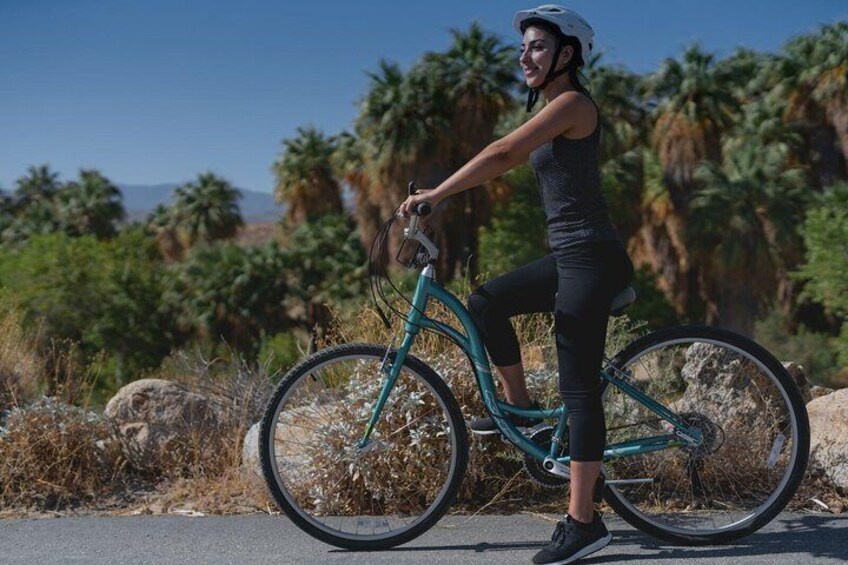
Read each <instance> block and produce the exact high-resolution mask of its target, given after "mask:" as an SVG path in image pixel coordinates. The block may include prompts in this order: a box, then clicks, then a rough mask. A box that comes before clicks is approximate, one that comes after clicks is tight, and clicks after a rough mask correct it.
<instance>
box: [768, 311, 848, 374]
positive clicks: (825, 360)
mask: <svg viewBox="0 0 848 565" xmlns="http://www.w3.org/2000/svg"><path fill="white" fill-rule="evenodd" d="M754 340H755V341H756V342H757V343H759V344H760V345H762V346H763V347H765V348H766V349H768V350H769V351H771V352H772V353H773V354H774V355H775V356H776V357H777V358H778V359H779V360H781V361H794V362H796V363H798V364H800V365H802V366H803V367H804V369H805V370H806V375H807V379H808V380H809V381H810V382H812V383H813V384H818V385H823V386H834V385H836V384H837V383H836V382H835V381H834V378H835V377H836V376H837V375H838V374H839V371H840V367H841V366H843V365H842V364H841V363H840V360H839V344H838V339H837V338H834V337H832V336H829V335H827V334H824V333H817V332H813V331H810V330H809V329H807V328H806V327H805V326H803V325H801V326H799V328H798V331H797V332H796V333H795V334H794V335H793V334H790V333H789V331H787V329H786V320H785V318H784V317H783V315H782V314H781V312H780V309H779V308H772V309H771V310H770V311H769V312H768V314H767V315H766V316H765V317H763V318H762V319H760V320H758V321H757V322H756V324H755V325H754Z"/></svg>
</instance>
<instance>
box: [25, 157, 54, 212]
mask: <svg viewBox="0 0 848 565" xmlns="http://www.w3.org/2000/svg"><path fill="white" fill-rule="evenodd" d="M27 172H28V173H29V175H28V176H24V177H21V178H19V179H18V180H17V181H15V184H16V185H17V188H16V189H15V192H14V194H13V199H14V201H15V208H16V209H17V210H23V209H25V208H26V207H27V206H29V205H30V204H32V203H34V202H39V201H50V200H51V199H52V198H53V196H54V195H55V194H56V192H58V191H59V189H60V188H61V186H62V183H60V182H59V173H57V172H54V171H51V170H50V165H48V164H44V165H39V166H38V167H35V166H31V167H29V168H28V169H27Z"/></svg>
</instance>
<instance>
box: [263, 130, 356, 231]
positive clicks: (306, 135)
mask: <svg viewBox="0 0 848 565" xmlns="http://www.w3.org/2000/svg"><path fill="white" fill-rule="evenodd" d="M283 146H284V150H283V153H282V154H281V155H280V157H279V158H278V159H277V160H276V162H275V163H274V165H273V167H272V170H273V172H274V175H275V176H276V178H277V185H276V188H275V191H274V193H275V196H276V199H277V201H278V202H286V203H287V204H288V212H287V221H288V222H290V223H291V224H292V225H293V226H297V225H299V224H301V223H303V222H305V221H307V220H309V219H310V218H312V217H315V216H320V215H324V214H334V213H339V212H341V210H342V199H341V190H340V187H339V183H338V182H337V180H336V178H335V176H334V174H333V167H332V162H331V159H332V156H333V152H334V151H335V150H336V140H335V138H334V137H326V136H325V135H324V134H323V133H322V132H320V131H318V130H317V129H315V128H314V127H307V128H297V136H296V137H294V138H293V139H285V140H283Z"/></svg>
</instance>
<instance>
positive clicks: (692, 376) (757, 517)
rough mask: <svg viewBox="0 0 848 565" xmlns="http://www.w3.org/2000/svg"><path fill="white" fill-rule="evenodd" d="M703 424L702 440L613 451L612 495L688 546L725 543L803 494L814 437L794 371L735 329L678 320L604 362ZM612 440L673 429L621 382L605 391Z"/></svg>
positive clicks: (624, 511)
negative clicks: (621, 453)
mask: <svg viewBox="0 0 848 565" xmlns="http://www.w3.org/2000/svg"><path fill="white" fill-rule="evenodd" d="M605 370H606V371H607V372H611V373H613V374H618V375H625V378H627V380H628V381H629V382H630V383H631V384H633V385H635V386H636V387H637V388H638V389H639V390H640V391H642V392H644V393H645V394H647V395H649V396H650V397H652V398H654V399H655V400H657V401H659V402H661V403H662V404H664V405H665V406H667V407H669V408H670V409H671V410H673V411H674V412H675V413H676V414H677V415H678V416H680V417H681V418H683V419H685V420H686V421H687V422H688V423H689V424H690V425H693V426H695V427H697V428H698V429H699V430H700V431H701V432H702V434H703V436H704V442H703V443H702V445H700V446H698V447H685V448H669V449H665V450H662V451H656V452H653V453H647V454H642V455H638V456H631V457H625V458H618V459H612V460H610V461H608V462H607V463H606V464H605V473H606V478H607V480H610V479H629V480H644V481H645V482H634V483H632V484H621V485H615V486H611V485H610V486H607V487H606V489H605V493H604V494H605V499H606V500H607V502H608V503H609V504H610V506H612V507H613V509H614V510H615V511H616V513H618V514H619V515H620V516H621V517H622V518H624V519H625V520H626V521H627V522H629V523H630V524H631V525H633V526H634V527H636V528H638V529H640V530H642V531H644V532H646V533H648V534H651V535H653V536H655V537H657V538H660V539H663V540H666V541H670V542H674V543H680V544H686V545H700V544H713V543H724V542H728V541H731V540H734V539H738V538H740V537H743V536H746V535H748V534H750V533H752V532H754V531H756V530H757V529H759V528H761V527H762V526H764V525H765V524H767V523H768V522H769V521H771V520H772V519H773V518H774V517H775V516H776V515H777V514H778V513H779V512H780V510H781V509H783V507H784V506H785V505H786V504H787V503H788V502H789V499H790V498H791V497H792V495H793V494H794V493H795V491H796V489H797V488H798V485H799V483H800V482H801V479H802V478H803V475H804V470H805V469H806V465H807V458H808V454H809V444H810V429H809V421H808V419H807V411H806V407H805V405H804V401H803V399H802V397H801V393H800V391H799V389H798V386H797V385H796V383H795V382H794V381H793V380H792V378H791V377H790V375H789V373H788V372H787V371H786V369H785V368H784V367H783V365H781V363H780V362H778V361H777V359H775V358H774V356H772V355H771V354H770V353H769V352H768V351H766V350H765V349H763V348H762V347H761V346H759V345H757V344H756V343H755V342H753V341H751V340H749V339H747V338H745V337H743V336H741V335H738V334H735V333H732V332H729V331H725V330H720V329H717V328H711V327H707V326H678V327H674V328H668V329H664V330H659V331H656V332H653V333H650V334H648V335H646V336H643V337H641V338H639V339H637V340H635V341H634V342H633V343H631V344H630V345H628V346H627V347H626V348H625V349H624V350H623V351H621V352H620V353H619V354H618V355H616V356H615V357H614V358H613V359H612V360H611V362H610V365H609V366H607V367H606V368H605ZM604 405H605V408H604V409H605V412H606V418H607V420H606V421H607V430H608V431H607V443H608V444H612V443H618V442H621V441H626V440H629V439H635V438H639V437H648V436H656V435H663V434H666V433H668V432H669V431H671V426H670V425H669V424H668V423H667V422H664V421H663V420H661V419H660V418H659V417H658V416H657V415H656V414H654V413H653V412H650V411H649V410H648V409H647V408H645V407H644V406H643V405H642V404H640V403H638V402H636V401H635V400H634V399H633V398H632V397H630V396H629V395H626V394H624V393H623V392H621V390H619V389H617V388H616V387H613V386H607V389H606V391H605V393H604Z"/></svg>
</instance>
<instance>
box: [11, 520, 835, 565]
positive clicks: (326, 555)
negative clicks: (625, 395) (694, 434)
mask: <svg viewBox="0 0 848 565" xmlns="http://www.w3.org/2000/svg"><path fill="white" fill-rule="evenodd" d="M553 519H555V517H553V516H533V515H527V514H520V515H515V516H478V517H474V518H471V519H468V518H467V517H446V518H444V519H443V520H442V522H440V523H439V525H437V526H436V527H435V528H433V529H432V530H430V531H429V532H427V533H426V534H424V535H423V536H421V537H419V538H418V539H416V540H414V541H412V542H410V543H408V544H406V545H404V546H401V547H398V548H395V549H392V550H389V551H383V552H372V553H361V552H360V553H352V552H348V551H344V550H340V549H337V548H334V547H331V546H328V545H325V544H323V543H320V542H318V541H316V540H314V539H312V538H311V537H309V536H307V535H306V534H304V533H303V532H301V531H300V530H299V529H297V527H295V526H294V525H293V524H292V523H291V522H289V521H288V520H287V519H286V518H283V517H277V516H266V515H249V516H234V517H224V518H220V517H219V518H189V517H182V516H135V517H118V518H55V519H41V520H4V521H0V563H3V564H5V563H13V564H22V563H38V564H54V563H86V564H88V563H91V564H99V563H110V564H112V563H121V564H124V563H128V564H157V565H158V564H161V563H167V564H178V563H239V564H242V563H244V564H259V563H263V564H264V563H273V564H282V563H297V564H309V563H316V564H317V563H320V564H325V563H362V564H366V563H367V564H372V563H393V564H406V563H426V564H427V565H432V564H434V563H451V564H471V563H486V564H489V563H529V562H530V559H531V558H532V556H533V555H534V554H535V553H536V551H538V549H539V548H540V547H542V545H544V543H545V542H546V541H547V540H548V539H549V536H550V534H551V532H552V531H553V522H552V521H551V520H553ZM606 520H607V527H608V528H609V529H610V531H611V532H612V533H613V536H614V538H613V541H612V543H611V544H610V545H609V546H607V547H606V548H605V549H603V550H602V551H601V552H599V553H598V554H596V555H595V556H593V557H591V558H589V559H587V560H585V561H584V562H585V563H592V564H596V563H640V564H648V563H666V564H668V565H687V564H695V563H698V564H701V563H706V564H728V565H729V564H734V565H735V564H740V563H741V564H749V563H750V564H765V563H769V564H773V563H787V564H789V563H791V564H796V563H809V562H814V563H817V564H818V563H845V562H846V561H848V516H833V515H830V514H783V515H781V516H780V517H779V518H778V519H777V520H775V521H773V522H772V523H771V524H769V525H768V526H766V527H765V528H764V529H762V530H760V531H759V532H757V533H755V534H753V535H751V536H748V537H747V538H745V539H743V540H740V541H739V542H736V543H733V544H731V545H724V546H714V547H698V548H689V547H675V546H669V545H665V544H662V543H661V542H658V541H656V540H654V539H653V538H650V537H648V536H646V535H645V534H642V533H641V532H639V531H637V530H634V529H633V528H631V527H630V526H629V525H627V524H625V523H624V522H623V521H622V520H621V519H619V518H617V517H615V516H608V517H607V518H606Z"/></svg>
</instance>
